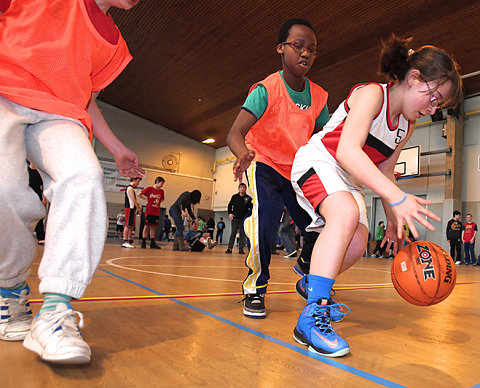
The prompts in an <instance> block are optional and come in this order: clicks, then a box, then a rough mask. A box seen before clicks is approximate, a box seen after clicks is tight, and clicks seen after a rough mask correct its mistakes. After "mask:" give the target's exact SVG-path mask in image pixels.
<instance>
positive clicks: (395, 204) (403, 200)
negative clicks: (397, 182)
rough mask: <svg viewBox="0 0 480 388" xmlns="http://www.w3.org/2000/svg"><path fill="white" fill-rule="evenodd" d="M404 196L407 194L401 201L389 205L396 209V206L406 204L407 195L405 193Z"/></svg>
mask: <svg viewBox="0 0 480 388" xmlns="http://www.w3.org/2000/svg"><path fill="white" fill-rule="evenodd" d="M403 194H405V197H403V198H402V199H401V200H400V201H398V202H394V203H389V205H390V206H391V207H394V206H397V205H400V204H401V203H404V202H405V200H406V199H407V193H403Z"/></svg>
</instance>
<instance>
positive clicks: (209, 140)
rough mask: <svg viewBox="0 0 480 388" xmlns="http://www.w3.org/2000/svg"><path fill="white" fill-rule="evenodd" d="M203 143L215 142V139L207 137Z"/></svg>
mask: <svg viewBox="0 0 480 388" xmlns="http://www.w3.org/2000/svg"><path fill="white" fill-rule="evenodd" d="M202 143H203V144H210V143H215V139H212V138H209V139H205V140H204V141H202Z"/></svg>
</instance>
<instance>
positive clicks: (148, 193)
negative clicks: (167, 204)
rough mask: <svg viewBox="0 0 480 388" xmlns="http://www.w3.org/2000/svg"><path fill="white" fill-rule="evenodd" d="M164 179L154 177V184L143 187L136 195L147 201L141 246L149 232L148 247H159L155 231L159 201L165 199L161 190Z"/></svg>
mask: <svg viewBox="0 0 480 388" xmlns="http://www.w3.org/2000/svg"><path fill="white" fill-rule="evenodd" d="M164 184H165V179H163V178H162V177H161V176H159V177H157V178H156V179H155V184H154V185H153V186H149V187H146V188H144V189H143V190H142V191H141V192H140V194H138V196H139V197H140V198H142V199H144V200H146V201H147V209H146V211H145V226H144V228H143V235H142V237H143V239H142V248H143V249H145V248H146V247H147V237H148V235H149V234H150V249H160V247H159V246H158V245H157V244H156V243H155V231H156V229H157V226H158V223H159V221H160V211H161V203H162V201H163V200H164V199H165V193H164V192H163V190H162V187H163V185H164ZM149 232H150V233H149Z"/></svg>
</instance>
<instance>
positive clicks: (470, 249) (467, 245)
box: [462, 214, 478, 265]
mask: <svg viewBox="0 0 480 388" xmlns="http://www.w3.org/2000/svg"><path fill="white" fill-rule="evenodd" d="M477 230H478V228H477V224H476V223H475V222H473V221H472V215H471V214H467V222H466V223H465V224H463V228H462V242H463V248H464V250H465V264H467V265H470V264H473V265H477V263H476V260H475V249H474V248H475V237H476V236H477Z"/></svg>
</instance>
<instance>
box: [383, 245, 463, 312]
mask: <svg viewBox="0 0 480 388" xmlns="http://www.w3.org/2000/svg"><path fill="white" fill-rule="evenodd" d="M391 276H392V283H393V286H394V287H395V289H396V290H397V292H398V293H399V294H400V296H401V297H402V298H403V299H405V300H406V301H407V302H409V303H412V304H414V305H416V306H430V305H433V304H437V303H439V302H441V301H442V300H444V299H445V298H447V296H448V295H450V293H451V292H452V291H453V288H454V287H455V282H456V280H457V270H456V268H455V264H454V262H453V260H452V258H451V257H450V255H449V254H448V253H447V252H446V251H445V250H444V249H443V248H442V247H440V246H438V245H437V244H434V243H431V242H429V241H415V242H412V243H411V244H408V245H407V246H405V247H404V248H402V249H401V250H400V251H399V252H398V253H397V255H396V256H395V258H394V259H393V263H392V271H391Z"/></svg>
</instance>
